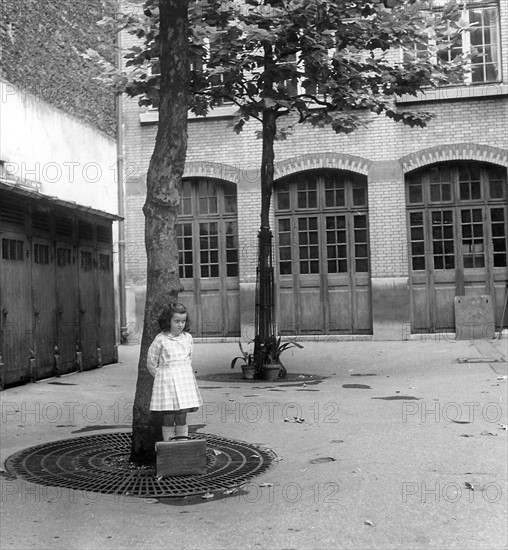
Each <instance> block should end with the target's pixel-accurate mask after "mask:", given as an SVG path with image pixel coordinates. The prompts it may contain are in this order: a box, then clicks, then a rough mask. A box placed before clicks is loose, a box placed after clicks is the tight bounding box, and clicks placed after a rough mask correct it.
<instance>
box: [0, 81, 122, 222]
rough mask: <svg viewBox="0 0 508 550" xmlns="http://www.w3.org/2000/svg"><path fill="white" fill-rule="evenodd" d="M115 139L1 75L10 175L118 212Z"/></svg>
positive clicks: (1, 118)
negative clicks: (2, 77) (18, 86)
mask: <svg viewBox="0 0 508 550" xmlns="http://www.w3.org/2000/svg"><path fill="white" fill-rule="evenodd" d="M116 155H117V151H116V141H115V140H114V139H112V138H110V137H109V136H107V135H105V134H104V133H102V132H100V131H98V130H96V129H95V128H93V127H92V126H91V125H89V124H86V123H84V122H81V121H80V120H78V119H77V118H75V117H72V116H69V115H67V114H65V113H63V112H62V111H60V110H58V109H56V108H54V107H52V106H51V105H49V104H48V103H46V102H44V101H42V100H41V99H39V98H38V97H36V96H34V95H32V94H29V93H27V92H25V91H24V90H22V89H19V88H17V87H16V86H14V85H12V84H10V83H9V82H6V81H3V80H0V161H2V162H3V163H4V166H3V168H4V176H5V177H7V179H8V180H16V182H17V183H20V184H22V185H27V186H30V187H36V188H38V190H39V191H40V192H41V193H43V194H44V195H50V196H55V197H58V198H59V199H62V200H66V201H74V202H76V203H78V204H81V205H84V206H91V207H93V208H97V209H99V210H103V211H106V212H110V213H112V214H116V213H118V199H117V181H116V180H117V178H116Z"/></svg>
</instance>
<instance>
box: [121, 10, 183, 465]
mask: <svg viewBox="0 0 508 550" xmlns="http://www.w3.org/2000/svg"><path fill="white" fill-rule="evenodd" d="M159 9H160V41H161V43H160V67H161V85H160V96H159V97H160V99H159V125H158V130H157V136H156V140H155V148H154V151H153V154H152V157H151V159H150V165H149V168H148V174H147V194H146V202H145V205H144V207H143V212H144V215H145V248H146V255H147V285H146V304H145V315H144V325H143V337H142V340H141V351H140V357H139V365H138V379H137V384H136V394H135V398H134V407H133V421H132V448H131V461H132V462H134V463H136V464H150V463H152V462H153V461H154V459H155V449H154V447H155V442H156V441H157V440H158V439H160V432H161V428H160V423H159V422H158V421H157V419H156V416H155V415H153V414H151V413H150V410H149V405H150V399H151V393H152V386H153V378H152V376H151V374H150V373H149V372H148V370H147V368H146V355H147V351H148V347H149V346H150V344H151V343H152V340H153V339H154V337H155V336H156V334H157V333H158V332H159V326H158V323H157V319H158V317H159V314H160V312H161V310H162V308H163V307H165V306H166V305H168V303H169V302H171V301H176V299H177V297H178V293H179V292H180V291H181V285H180V279H179V277H178V246H177V242H176V231H175V227H176V219H177V214H178V205H179V201H180V189H181V180H182V174H183V170H184V166H185V155H186V152H187V108H188V83H189V58H188V13H187V9H188V0H159Z"/></svg>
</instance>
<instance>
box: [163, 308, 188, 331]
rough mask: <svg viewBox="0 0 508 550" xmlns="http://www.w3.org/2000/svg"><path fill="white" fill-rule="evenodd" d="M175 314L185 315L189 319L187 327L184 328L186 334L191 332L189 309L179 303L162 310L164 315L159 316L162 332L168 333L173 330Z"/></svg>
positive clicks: (186, 321)
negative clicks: (172, 322) (172, 323)
mask: <svg viewBox="0 0 508 550" xmlns="http://www.w3.org/2000/svg"><path fill="white" fill-rule="evenodd" d="M175 313H185V314H186V315H187V318H186V319H185V326H184V327H183V330H184V332H189V328H190V319H189V313H188V312H187V308H186V307H185V306H184V305H183V304H179V303H170V304H169V306H168V307H165V308H164V309H163V310H162V313H161V314H160V316H159V319H158V322H159V327H160V329H161V330H162V331H167V330H170V329H171V319H172V318H173V315H174V314H175Z"/></svg>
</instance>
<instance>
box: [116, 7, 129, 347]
mask: <svg viewBox="0 0 508 550" xmlns="http://www.w3.org/2000/svg"><path fill="white" fill-rule="evenodd" d="M117 10H118V12H119V11H120V10H121V1H119V2H118V4H117ZM116 49H117V50H116V66H117V69H118V70H119V71H121V70H122V39H121V35H120V31H119V30H118V31H117V33H116ZM116 151H117V153H116V167H117V181H118V215H119V216H121V217H122V218H125V195H124V173H123V168H124V158H123V112H122V94H121V93H117V94H116ZM118 302H119V303H118V306H119V310H120V343H121V344H126V343H127V319H126V310H125V227H124V220H123V219H122V220H119V222H118Z"/></svg>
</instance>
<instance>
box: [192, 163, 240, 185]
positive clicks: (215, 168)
mask: <svg viewBox="0 0 508 550" xmlns="http://www.w3.org/2000/svg"><path fill="white" fill-rule="evenodd" d="M243 171H244V169H243V168H242V166H240V165H237V166H233V165H232V164H225V163H223V162H212V161H208V160H203V161H191V162H186V163H185V170H184V173H183V176H182V177H184V178H211V179H216V180H223V181H229V182H231V183H234V184H236V185H238V184H239V183H240V181H241V179H242V172H243Z"/></svg>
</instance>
